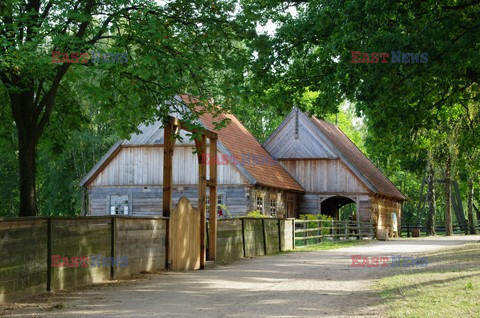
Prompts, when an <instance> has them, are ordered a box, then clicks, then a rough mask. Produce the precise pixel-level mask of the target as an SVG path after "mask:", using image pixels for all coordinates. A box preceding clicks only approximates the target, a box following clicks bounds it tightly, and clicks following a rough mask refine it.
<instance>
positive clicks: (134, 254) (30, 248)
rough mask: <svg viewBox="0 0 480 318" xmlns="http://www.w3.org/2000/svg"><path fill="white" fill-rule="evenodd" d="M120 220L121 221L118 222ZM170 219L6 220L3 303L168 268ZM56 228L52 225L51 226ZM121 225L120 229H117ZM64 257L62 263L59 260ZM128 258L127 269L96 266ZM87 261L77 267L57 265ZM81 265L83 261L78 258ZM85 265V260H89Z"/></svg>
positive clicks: (1, 230)
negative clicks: (112, 260) (98, 261)
mask: <svg viewBox="0 0 480 318" xmlns="http://www.w3.org/2000/svg"><path fill="white" fill-rule="evenodd" d="M114 219H115V221H113V220H114ZM167 222H168V220H167V219H163V218H161V219H159V218H156V219H152V218H125V217H75V218H46V217H39V218H31V219H18V220H0V303H2V302H10V301H16V300H21V299H22V298H28V297H30V296H32V295H35V294H39V293H42V292H45V291H47V290H48V288H50V290H51V291H57V290H61V289H69V288H75V287H78V286H82V285H86V284H90V283H95V282H100V281H105V280H107V279H110V278H111V277H112V275H114V274H116V275H115V277H120V276H126V275H130V274H134V273H139V272H143V271H158V270H162V269H164V268H165V263H166V259H165V237H166V227H167ZM49 224H50V226H49ZM113 224H115V225H116V226H115V231H113V230H112V225H113ZM112 247H113V250H112ZM52 255H59V256H60V257H61V258H62V261H54V263H53V264H52ZM92 256H95V257H97V259H98V258H102V260H103V261H104V262H105V263H107V262H109V261H111V257H118V258H116V260H119V257H122V256H125V257H127V264H128V265H127V266H126V267H121V266H118V265H117V266H116V267H114V269H113V270H112V267H111V266H110V265H109V264H108V265H107V264H105V265H102V266H100V265H96V266H93V265H94V264H93V263H94V262H93V261H92ZM72 257H86V258H88V261H87V262H86V266H81V264H82V261H80V262H78V263H76V264H74V265H76V266H75V267H66V266H61V267H53V266H50V267H49V265H55V263H57V265H58V264H59V263H62V262H63V263H66V262H68V263H72ZM77 261H78V259H77ZM83 263H85V262H83Z"/></svg>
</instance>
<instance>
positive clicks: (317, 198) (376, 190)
mask: <svg viewBox="0 0 480 318" xmlns="http://www.w3.org/2000/svg"><path fill="white" fill-rule="evenodd" d="M263 146H264V148H265V149H266V150H267V151H268V152H269V153H270V155H271V156H273V157H274V158H275V159H276V160H278V161H279V162H280V164H281V165H282V167H284V168H285V169H286V170H287V171H288V172H289V173H290V175H292V176H293V177H294V178H295V180H296V181H297V182H298V183H299V184H300V185H301V186H302V187H303V188H304V189H305V194H303V195H301V196H300V197H299V206H298V211H300V212H301V213H313V214H317V213H321V214H326V215H331V216H332V217H334V218H337V219H338V216H339V215H338V213H339V209H340V208H341V207H342V206H344V205H346V204H350V203H355V204H356V218H357V220H359V221H369V220H372V221H373V222H374V223H375V228H376V229H379V228H388V229H390V231H391V232H390V233H392V232H393V230H397V229H393V226H394V225H395V218H396V221H397V222H396V224H397V227H400V220H401V210H402V209H401V207H402V202H403V201H405V200H406V197H405V196H404V195H403V194H402V193H401V192H400V191H399V190H398V189H397V188H396V187H395V185H394V184H393V183H392V182H390V180H388V178H387V177H385V176H384V175H383V174H382V173H381V172H380V170H378V169H377V167H375V165H374V164H373V163H372V162H371V161H370V160H369V159H368V158H367V157H366V156H365V155H364V154H363V153H362V152H361V151H360V149H358V148H357V147H356V146H355V145H354V144H353V142H352V141H351V140H350V139H349V138H348V137H347V136H346V135H345V134H344V133H343V132H342V131H341V130H340V129H339V128H338V127H336V126H335V125H332V124H330V123H327V122H325V121H323V120H319V119H317V118H315V117H311V118H309V117H308V116H307V115H306V114H304V113H303V112H301V111H299V110H298V109H294V110H293V111H292V112H291V113H290V114H289V115H288V116H287V117H286V118H285V120H284V121H283V122H282V124H281V125H280V126H279V127H278V128H277V129H276V130H275V131H274V132H273V133H272V135H271V136H270V137H269V138H268V139H267V141H266V142H265V143H264V144H263ZM392 219H393V220H392Z"/></svg>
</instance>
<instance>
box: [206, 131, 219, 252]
mask: <svg viewBox="0 0 480 318" xmlns="http://www.w3.org/2000/svg"><path fill="white" fill-rule="evenodd" d="M209 139H210V157H211V158H215V159H214V160H213V162H212V160H210V175H209V178H208V188H209V192H210V218H209V219H210V222H209V223H210V224H209V225H210V228H209V234H210V235H209V238H210V239H209V241H208V260H209V261H215V260H216V259H217V164H218V162H217V139H216V138H209Z"/></svg>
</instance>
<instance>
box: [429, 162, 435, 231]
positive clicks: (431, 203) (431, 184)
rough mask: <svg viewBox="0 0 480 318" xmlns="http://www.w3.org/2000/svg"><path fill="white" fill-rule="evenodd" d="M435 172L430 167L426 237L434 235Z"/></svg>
mask: <svg viewBox="0 0 480 318" xmlns="http://www.w3.org/2000/svg"><path fill="white" fill-rule="evenodd" d="M435 200H436V198H435V170H434V169H433V166H432V165H430V170H429V173H428V207H429V213H428V219H427V235H435V234H436V233H435V219H436V211H437V206H436V202H435Z"/></svg>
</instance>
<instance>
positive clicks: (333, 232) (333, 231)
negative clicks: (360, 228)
mask: <svg viewBox="0 0 480 318" xmlns="http://www.w3.org/2000/svg"><path fill="white" fill-rule="evenodd" d="M332 241H335V220H332Z"/></svg>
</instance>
